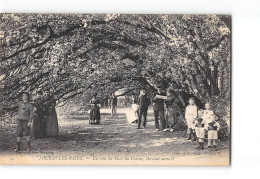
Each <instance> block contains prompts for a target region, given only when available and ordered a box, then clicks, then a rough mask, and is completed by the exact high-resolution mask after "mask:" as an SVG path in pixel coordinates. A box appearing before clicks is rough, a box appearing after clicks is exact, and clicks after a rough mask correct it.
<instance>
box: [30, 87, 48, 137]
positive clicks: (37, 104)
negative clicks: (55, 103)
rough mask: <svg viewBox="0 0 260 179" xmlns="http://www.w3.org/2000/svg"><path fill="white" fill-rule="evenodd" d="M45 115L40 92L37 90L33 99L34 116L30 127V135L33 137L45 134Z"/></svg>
mask: <svg viewBox="0 0 260 179" xmlns="http://www.w3.org/2000/svg"><path fill="white" fill-rule="evenodd" d="M44 121H45V115H44V108H43V105H42V92H41V91H38V92H37V99H36V100H35V101H34V118H33V122H32V128H31V136H32V138H33V139H37V138H42V137H44V136H45V125H44Z"/></svg>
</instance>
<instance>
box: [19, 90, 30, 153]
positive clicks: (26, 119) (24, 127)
mask: <svg viewBox="0 0 260 179" xmlns="http://www.w3.org/2000/svg"><path fill="white" fill-rule="evenodd" d="M18 97H19V99H20V102H19V103H18V104H17V106H18V113H17V116H16V120H17V146H16V149H15V151H16V152H18V151H20V146H21V137H22V136H23V133H24V135H25V137H26V141H27V151H30V149H31V147H30V130H31V129H30V128H31V125H32V120H33V105H32V103H31V102H30V100H31V95H30V93H28V92H25V91H23V92H21V93H19V95H18Z"/></svg>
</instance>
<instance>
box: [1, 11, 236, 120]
mask: <svg viewBox="0 0 260 179" xmlns="http://www.w3.org/2000/svg"><path fill="white" fill-rule="evenodd" d="M0 19H1V23H0V43H1V47H0V48H1V59H0V63H1V64H0V79H1V84H0V85H1V93H0V102H1V105H0V106H1V108H3V107H4V106H6V105H10V104H12V103H14V102H15V100H16V97H17V94H18V92H19V91H21V90H28V91H31V92H32V93H35V92H36V91H37V90H39V89H42V90H46V89H49V88H52V89H53V90H54V93H55V95H56V96H57V99H58V101H57V102H58V103H59V105H63V104H66V103H67V102H68V101H72V102H80V101H81V102H82V99H83V100H85V99H84V98H82V96H83V97H86V98H89V96H90V95H91V94H92V93H93V92H94V91H95V92H96V91H97V92H99V93H100V94H101V97H104V96H106V95H108V94H110V93H111V92H113V91H116V90H118V89H121V88H127V89H129V90H130V91H131V90H134V89H139V88H141V87H145V88H147V89H148V90H149V91H150V92H153V91H154V90H156V85H157V84H161V85H163V86H164V87H165V88H173V89H175V91H176V94H175V95H176V96H178V98H179V99H180V104H179V107H180V111H182V112H183V109H184V106H185V104H186V101H187V99H186V98H185V96H186V97H187V94H189V95H193V96H195V97H196V98H197V99H198V101H200V102H202V103H204V102H205V101H208V100H212V99H213V98H214V101H220V102H221V101H222V103H217V104H224V105H222V106H220V108H221V109H218V111H220V112H219V113H220V116H221V117H223V116H225V115H226V114H227V112H229V108H230V104H229V101H230V75H231V74H230V72H231V69H230V65H231V63H230V58H231V52H230V50H231V48H230V46H231V44H230V43H231V34H230V23H231V22H230V16H220V15H119V14H107V15H103V14H98V15H87V14H81V15H79V14H1V15H0ZM227 109H228V110H227ZM1 111H3V112H4V110H2V109H1Z"/></svg>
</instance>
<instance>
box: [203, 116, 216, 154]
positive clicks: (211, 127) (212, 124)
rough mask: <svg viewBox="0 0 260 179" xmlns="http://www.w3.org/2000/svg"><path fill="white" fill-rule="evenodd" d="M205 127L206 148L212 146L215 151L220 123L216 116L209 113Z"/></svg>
mask: <svg viewBox="0 0 260 179" xmlns="http://www.w3.org/2000/svg"><path fill="white" fill-rule="evenodd" d="M205 129H206V130H207V131H208V148H212V147H213V148H214V149H215V150H216V151H217V140H218V131H219V129H220V125H219V123H218V122H217V116H215V115H214V113H213V114H211V115H210V118H209V121H208V122H207V123H206V125H205Z"/></svg>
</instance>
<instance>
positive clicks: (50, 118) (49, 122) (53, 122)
mask: <svg viewBox="0 0 260 179" xmlns="http://www.w3.org/2000/svg"><path fill="white" fill-rule="evenodd" d="M58 133H59V125H58V118H57V113H56V109H55V107H53V108H52V109H51V110H50V111H49V112H48V115H47V117H46V136H47V137H55V136H58Z"/></svg>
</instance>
